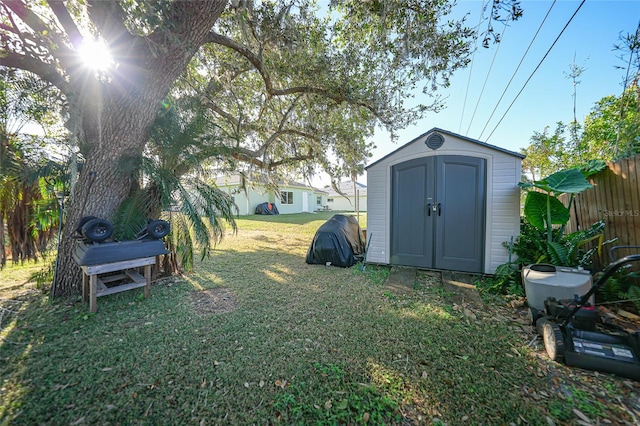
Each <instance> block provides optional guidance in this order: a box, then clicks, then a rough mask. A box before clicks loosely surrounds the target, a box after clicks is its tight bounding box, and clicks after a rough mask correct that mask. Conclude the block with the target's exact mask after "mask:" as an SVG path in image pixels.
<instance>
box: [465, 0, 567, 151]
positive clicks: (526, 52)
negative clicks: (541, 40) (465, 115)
mask: <svg viewBox="0 0 640 426" xmlns="http://www.w3.org/2000/svg"><path fill="white" fill-rule="evenodd" d="M555 4H556V0H553V3H551V7H549V10H548V11H547V14H546V15H545V16H544V19H543V20H542V22H541V23H540V26H539V27H538V30H537V31H536V33H535V34H534V35H533V39H531V43H529V47H527V50H525V52H524V54H523V55H522V58H521V59H520V63H519V64H518V66H517V67H516V69H515V71H514V72H513V74H512V75H511V79H509V82H508V83H507V86H506V87H505V88H504V91H503V92H502V95H500V99H498V102H497V103H496V106H495V107H494V108H493V111H491V115H490V116H489V118H488V119H487V122H486V124H485V125H484V127H483V128H482V132H481V133H480V136H479V137H478V140H482V135H483V134H484V131H485V130H486V129H487V126H488V125H489V122H490V121H491V119H492V118H493V114H495V113H496V110H497V109H498V105H500V102H502V98H504V95H505V93H507V89H509V86H510V85H511V82H512V81H513V79H514V77H515V76H516V74H517V73H518V70H519V69H520V66H521V65H522V63H523V62H524V58H526V56H527V54H528V53H529V49H531V46H532V45H533V42H534V41H536V38H537V37H538V34H539V33H540V30H541V29H542V26H543V25H544V23H545V22H546V21H547V18H548V17H549V14H550V13H551V9H553V5H555Z"/></svg>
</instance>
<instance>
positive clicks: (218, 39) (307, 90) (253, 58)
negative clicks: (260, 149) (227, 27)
mask: <svg viewBox="0 0 640 426" xmlns="http://www.w3.org/2000/svg"><path fill="white" fill-rule="evenodd" d="M207 42H208V43H214V44H219V45H221V46H225V47H228V48H229V49H232V50H234V51H236V52H237V53H239V54H240V55H242V56H244V57H245V58H246V59H247V60H248V61H249V62H250V63H251V64H252V65H253V66H254V67H255V68H256V70H257V71H258V73H259V74H260V76H261V77H262V80H263V82H264V85H265V90H266V92H267V94H269V95H270V96H285V95H294V94H315V95H321V96H323V97H325V98H328V99H331V100H333V101H335V102H336V103H339V104H340V103H342V102H347V103H349V104H351V105H354V106H359V107H363V108H366V109H368V110H369V111H371V112H372V113H373V114H374V115H375V116H376V117H378V118H379V119H380V120H381V121H382V122H383V123H385V124H389V123H387V121H386V120H384V119H383V117H382V116H381V115H380V114H379V113H378V111H377V110H376V109H375V108H373V107H372V106H371V105H369V104H368V103H366V102H363V101H358V100H355V99H352V98H350V97H348V96H345V95H340V94H336V93H333V92H331V91H329V90H326V89H322V88H320V87H313V86H295V87H290V88H287V89H276V88H275V87H274V86H273V82H272V80H271V76H270V75H269V73H268V72H267V70H265V68H264V66H263V64H262V60H261V59H260V57H259V56H258V55H255V54H254V53H253V52H252V51H251V50H250V49H248V48H247V47H245V46H243V45H242V44H240V43H238V42H236V41H235V40H232V39H230V38H228V37H225V36H223V35H222V34H218V33H215V32H210V33H209V35H208V38H207Z"/></svg>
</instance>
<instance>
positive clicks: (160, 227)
mask: <svg viewBox="0 0 640 426" xmlns="http://www.w3.org/2000/svg"><path fill="white" fill-rule="evenodd" d="M170 229H171V228H170V226H169V222H167V221H166V220H152V221H151V222H149V223H148V224H147V233H148V234H149V236H150V237H151V238H155V239H160V238H162V237H164V236H165V235H167V234H168V233H169V230H170Z"/></svg>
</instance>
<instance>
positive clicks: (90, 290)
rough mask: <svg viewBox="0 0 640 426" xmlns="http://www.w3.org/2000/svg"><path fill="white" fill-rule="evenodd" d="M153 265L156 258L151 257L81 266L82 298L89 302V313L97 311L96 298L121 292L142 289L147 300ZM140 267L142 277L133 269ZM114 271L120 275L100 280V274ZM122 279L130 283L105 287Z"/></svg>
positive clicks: (149, 292)
mask: <svg viewBox="0 0 640 426" xmlns="http://www.w3.org/2000/svg"><path fill="white" fill-rule="evenodd" d="M155 263H156V258H155V256H153V257H142V258H139V259H130V260H123V261H120V262H112V263H102V264H99V265H88V266H81V267H80V268H81V269H82V298H83V300H84V301H85V302H86V301H89V311H90V312H92V313H94V312H96V311H97V310H98V305H97V298H98V297H100V296H107V295H109V294H114V293H120V292H121V291H127V290H132V289H134V288H140V287H144V297H146V298H148V297H149V295H150V294H151V266H152V265H154V264H155ZM142 266H144V276H142V275H140V274H139V273H138V272H136V271H135V270H134V269H133V268H139V267H142ZM115 271H122V273H120V274H117V275H110V276H107V277H102V278H100V274H106V273H108V272H115ZM123 279H128V280H129V281H131V282H130V283H124V284H120V285H117V286H114V287H107V286H106V284H107V283H110V282H114V281H119V280H123Z"/></svg>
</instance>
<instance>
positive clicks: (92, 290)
mask: <svg viewBox="0 0 640 426" xmlns="http://www.w3.org/2000/svg"><path fill="white" fill-rule="evenodd" d="M97 290H98V274H93V275H91V277H90V278H89V312H91V313H92V314H94V313H96V312H97V311H98V303H97V302H98V300H97V299H98V296H97V295H96V292H97Z"/></svg>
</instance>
